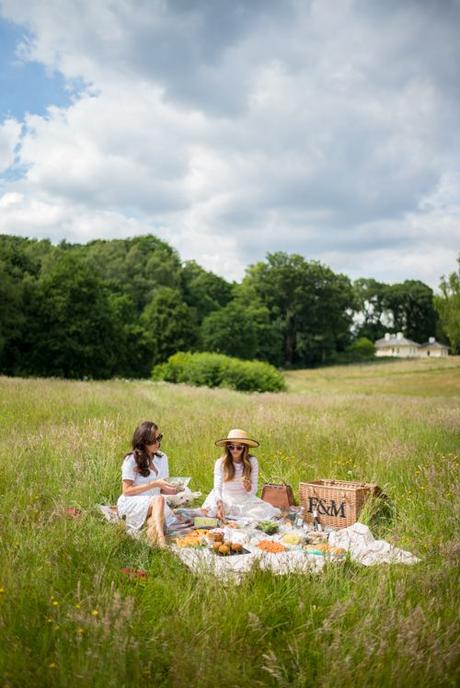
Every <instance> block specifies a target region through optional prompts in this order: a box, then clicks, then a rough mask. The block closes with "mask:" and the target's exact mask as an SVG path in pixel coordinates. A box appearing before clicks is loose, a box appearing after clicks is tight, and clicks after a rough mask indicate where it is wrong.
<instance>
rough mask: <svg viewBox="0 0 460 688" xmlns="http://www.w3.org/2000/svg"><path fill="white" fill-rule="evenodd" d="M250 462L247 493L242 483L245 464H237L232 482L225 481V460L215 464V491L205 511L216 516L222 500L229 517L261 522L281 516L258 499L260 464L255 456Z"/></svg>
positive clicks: (206, 504)
mask: <svg viewBox="0 0 460 688" xmlns="http://www.w3.org/2000/svg"><path fill="white" fill-rule="evenodd" d="M249 461H250V463H251V467H252V470H251V489H250V490H249V491H247V490H246V489H245V488H244V487H243V485H242V482H241V478H242V477H243V463H242V462H240V463H235V464H234V466H235V475H234V476H233V478H232V480H224V467H223V459H221V458H220V459H217V461H216V463H215V464H214V489H213V490H212V491H211V492H210V493H209V494H208V496H207V497H206V500H205V502H204V504H203V507H202V508H203V509H208V510H209V513H210V514H215V512H216V510H217V501H218V500H219V499H221V500H222V501H223V503H224V510H225V514H226V515H229V516H244V517H246V518H252V519H254V520H257V521H259V520H263V519H266V518H268V519H269V518H273V517H275V516H279V515H280V513H281V512H280V510H279V509H277V508H276V507H274V506H272V505H271V504H269V503H268V502H264V501H263V500H262V499H259V497H256V492H257V482H258V478H259V463H258V461H257V459H256V457H255V456H250V457H249Z"/></svg>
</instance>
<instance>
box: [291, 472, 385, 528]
mask: <svg viewBox="0 0 460 688" xmlns="http://www.w3.org/2000/svg"><path fill="white" fill-rule="evenodd" d="M379 493H380V488H378V487H377V485H374V484H371V483H359V482H352V481H348V480H313V481H312V482H310V483H300V485H299V494H300V502H301V504H302V506H303V507H304V509H305V520H306V522H307V523H313V517H314V512H316V513H317V521H318V522H319V523H320V524H321V526H323V527H324V526H330V527H331V528H347V527H348V526H351V525H352V524H353V523H356V521H357V520H358V517H359V514H360V512H361V510H362V508H363V506H364V504H365V502H366V501H367V500H368V499H369V497H371V496H372V495H375V494H379Z"/></svg>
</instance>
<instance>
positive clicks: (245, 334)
mask: <svg viewBox="0 0 460 688" xmlns="http://www.w3.org/2000/svg"><path fill="white" fill-rule="evenodd" d="M201 347H202V349H203V350H204V351H215V352H217V353H221V354H227V356H234V357H236V358H247V359H252V358H255V357H256V354H257V334H256V325H255V323H254V319H253V318H252V317H251V314H250V313H248V311H247V309H246V308H245V307H244V306H243V305H242V304H239V303H235V302H232V303H229V304H228V305H227V306H225V308H220V309H219V310H215V311H214V312H212V313H211V314H210V315H208V316H207V317H206V318H205V319H204V320H203V323H202V326H201Z"/></svg>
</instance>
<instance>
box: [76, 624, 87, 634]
mask: <svg viewBox="0 0 460 688" xmlns="http://www.w3.org/2000/svg"><path fill="white" fill-rule="evenodd" d="M84 632H85V629H84V628H82V627H81V626H79V628H77V633H78V635H83V633H84Z"/></svg>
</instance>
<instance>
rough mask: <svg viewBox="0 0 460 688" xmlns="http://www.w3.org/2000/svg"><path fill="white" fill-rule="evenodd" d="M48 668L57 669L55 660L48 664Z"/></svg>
mask: <svg viewBox="0 0 460 688" xmlns="http://www.w3.org/2000/svg"><path fill="white" fill-rule="evenodd" d="M48 669H57V664H56V662H51V663H50V664H48Z"/></svg>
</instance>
